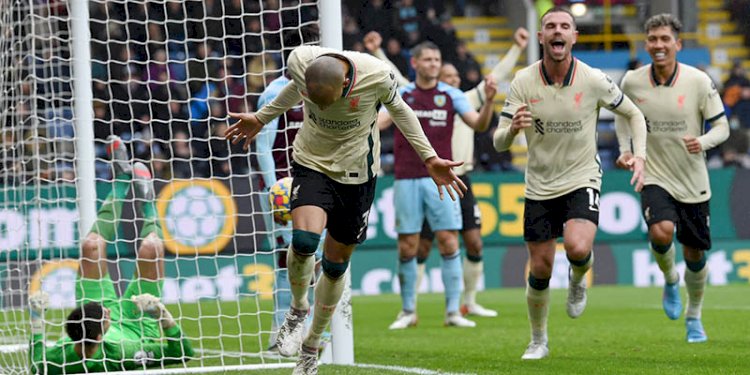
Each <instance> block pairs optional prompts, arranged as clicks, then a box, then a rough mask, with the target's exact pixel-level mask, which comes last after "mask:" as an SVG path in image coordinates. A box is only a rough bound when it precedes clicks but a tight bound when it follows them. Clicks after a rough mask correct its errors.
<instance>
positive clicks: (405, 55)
mask: <svg viewBox="0 0 750 375" xmlns="http://www.w3.org/2000/svg"><path fill="white" fill-rule="evenodd" d="M385 55H386V56H387V57H388V60H390V61H391V62H392V63H393V65H395V66H396V67H397V68H398V71H399V72H401V74H402V75H403V76H404V77H410V76H411V75H410V74H409V69H410V65H409V59H410V58H411V56H410V54H409V52H408V51H405V50H403V49H402V48H401V43H400V42H399V41H398V40H396V39H395V38H388V42H387V43H386V46H385Z"/></svg>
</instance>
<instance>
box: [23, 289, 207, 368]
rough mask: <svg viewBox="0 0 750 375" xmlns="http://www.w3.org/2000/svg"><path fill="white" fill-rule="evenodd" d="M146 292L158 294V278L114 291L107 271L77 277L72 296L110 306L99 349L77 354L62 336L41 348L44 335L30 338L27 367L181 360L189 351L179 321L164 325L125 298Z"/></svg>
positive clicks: (131, 365) (110, 365)
mask: <svg viewBox="0 0 750 375" xmlns="http://www.w3.org/2000/svg"><path fill="white" fill-rule="evenodd" d="M142 293H149V294H151V295H153V296H156V297H160V296H161V281H159V282H153V281H148V280H143V279H136V280H133V281H132V282H131V283H130V284H129V285H128V287H127V289H126V290H125V293H123V295H122V297H117V294H116V293H115V288H114V283H113V282H112V279H111V278H110V277H109V275H106V276H104V277H102V278H101V279H84V278H79V279H78V280H77V281H76V299H77V300H78V301H79V303H81V304H84V303H87V302H91V301H97V302H100V303H101V304H102V305H103V306H104V307H106V308H108V309H109V310H110V322H111V324H110V327H109V329H108V330H107V332H106V333H105V334H104V337H103V339H102V343H101V346H100V347H99V350H97V351H96V353H95V354H94V355H93V356H92V357H91V358H86V360H85V361H84V360H82V359H81V358H80V357H79V356H78V354H77V353H76V352H75V349H74V347H75V343H74V342H73V341H72V340H71V339H70V338H69V337H65V338H62V339H60V340H58V341H57V343H55V345H54V346H52V347H49V348H45V346H44V335H42V334H38V335H33V336H32V338H31V348H30V350H31V353H30V354H29V357H30V358H31V372H32V373H34V374H78V373H88V372H103V371H124V370H136V369H143V368H145V367H160V366H163V365H169V364H174V363H181V362H183V361H187V360H189V359H190V357H193V347H192V345H191V344H190V340H189V339H188V338H186V337H184V336H183V335H182V331H181V330H180V327H179V325H175V326H174V327H172V328H169V329H166V330H164V332H163V333H162V332H161V331H162V330H161V328H160V327H159V323H158V322H157V321H156V320H155V319H153V318H151V317H150V316H144V315H142V313H141V312H140V310H139V309H138V308H137V307H136V305H135V304H134V303H133V302H132V301H130V298H131V297H132V296H135V295H138V294H142Z"/></svg>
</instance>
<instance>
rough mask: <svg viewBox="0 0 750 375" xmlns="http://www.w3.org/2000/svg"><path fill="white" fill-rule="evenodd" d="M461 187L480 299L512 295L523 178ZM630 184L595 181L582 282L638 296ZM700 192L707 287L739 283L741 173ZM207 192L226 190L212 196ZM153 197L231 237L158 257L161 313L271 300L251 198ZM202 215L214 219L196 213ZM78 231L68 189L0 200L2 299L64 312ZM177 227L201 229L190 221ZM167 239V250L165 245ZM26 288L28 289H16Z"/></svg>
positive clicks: (125, 235) (371, 242)
mask: <svg viewBox="0 0 750 375" xmlns="http://www.w3.org/2000/svg"><path fill="white" fill-rule="evenodd" d="M472 179H473V181H474V193H475V195H476V196H477V198H478V200H479V207H480V210H481V211H482V215H483V225H482V234H483V238H484V243H485V253H484V258H485V279H484V281H483V283H484V284H483V285H484V286H485V287H488V288H493V287H512V286H522V285H523V282H524V280H525V272H526V259H527V255H526V250H525V248H524V244H523V241H522V233H523V227H522V220H523V176H522V175H521V174H518V173H507V174H499V173H492V174H489V173H485V174H480V173H475V174H473V175H472ZM629 180H630V174H629V173H626V172H621V171H614V172H608V173H606V175H605V177H604V185H603V188H602V195H601V201H600V207H601V212H600V225H599V231H598V234H597V238H596V245H595V250H596V267H595V270H596V272H595V273H594V274H593V275H592V282H593V283H594V284H624V285H636V286H648V285H655V284H658V283H660V282H661V281H660V280H661V279H660V277H661V276H660V275H659V272H658V268H656V264H655V262H654V261H653V259H652V258H651V255H650V254H649V253H648V251H647V247H646V245H647V244H646V235H645V233H646V228H645V225H644V223H643V221H642V219H641V215H640V203H639V199H638V196H637V195H636V194H635V193H634V192H633V191H632V188H631V187H630V186H629V184H628V183H629ZM392 182H393V180H392V178H390V177H384V178H381V179H380V180H379V181H378V189H377V195H376V199H375V202H374V204H373V209H372V210H371V212H370V227H369V228H368V240H367V241H366V242H365V243H364V244H363V245H362V246H360V247H359V248H358V250H357V251H356V252H355V254H354V257H353V259H352V266H351V269H352V284H353V289H354V292H355V293H359V294H377V293H385V292H392V291H394V290H397V287H398V286H397V284H398V283H397V282H396V277H395V270H396V233H395V232H394V230H393V224H394V221H395V220H394V218H395V209H394V207H393V203H392V202H393V189H392ZM711 182H712V189H713V198H712V200H711V212H712V214H711V228H712V234H713V239H714V248H713V249H712V251H711V252H710V253H709V256H708V263H709V266H710V267H711V276H709V282H710V283H712V284H716V285H720V284H725V283H729V282H743V283H744V282H748V280H749V279H750V225H749V224H748V222H747V215H748V213H750V196H748V192H750V171H746V170H735V169H722V170H712V171H711ZM216 184H222V185H227V186H229V187H231V188H230V189H222V188H216ZM110 186H111V185H109V184H108V183H104V182H101V183H99V184H97V191H98V196H99V199H100V201H101V200H102V199H103V198H104V197H106V195H107V193H108V192H109V189H110V188H111V187H110ZM157 186H158V187H157V189H158V190H159V191H160V193H159V197H160V198H162V199H160V201H159V205H160V206H161V207H163V210H160V213H161V214H162V216H166V217H163V218H162V219H163V220H165V221H168V220H174V223H176V224H173V225H177V226H178V227H175V228H179V229H180V230H181V231H184V230H185V229H186V228H189V227H188V226H185V225H181V224H179V223H182V221H180V220H185V218H188V219H189V218H191V217H196V216H198V214H200V212H192V211H191V212H187V211H185V209H186V207H187V210H188V211H190V210H192V209H196V210H204V211H205V210H206V209H208V208H211V212H219V213H221V217H223V220H218V221H217V220H213V221H210V224H211V226H210V228H209V227H201V228H202V229H201V230H202V233H209V234H211V236H216V238H218V236H224V237H225V240H226V239H227V238H229V237H231V238H229V241H217V240H216V238H214V237H212V238H211V239H201V238H198V237H196V236H195V235H189V236H187V235H186V237H185V241H184V243H183V245H190V244H191V243H200V244H211V243H216V244H220V243H225V245H221V246H219V245H216V246H215V248H214V249H210V248H209V247H210V246H206V245H202V246H195V247H196V251H195V253H194V254H190V253H189V251H188V252H185V247H184V246H183V248H182V249H181V251H180V252H179V253H178V252H175V251H168V252H167V260H166V265H167V280H166V283H165V299H166V300H167V301H177V300H188V301H190V300H194V299H195V298H219V299H228V300H231V299H235V298H238V296H242V295H258V296H259V297H260V298H270V294H269V293H270V290H271V288H272V285H273V280H274V277H275V273H274V271H273V270H274V267H273V259H272V256H271V255H269V248H268V247H269V246H268V241H267V233H268V232H267V230H266V229H265V228H266V227H265V225H266V223H265V221H264V217H265V215H264V214H262V213H259V212H257V207H261V205H260V204H259V199H258V198H259V197H260V195H259V194H257V193H252V194H251V192H253V191H254V190H253V189H252V187H251V186H250V185H249V183H248V182H247V180H244V181H240V180H239V179H231V180H212V182H205V181H204V182H201V183H200V184H198V183H192V184H191V183H185V182H184V181H174V182H168V183H167V184H158V185H157ZM183 188H185V189H192V190H189V191H185V192H184V195H185V196H190V197H193V196H198V197H204V196H205V197H207V198H206V199H205V202H206V204H200V205H196V204H195V201H196V199H194V198H190V199H183V200H184V201H185V202H191V204H189V205H188V204H187V203H185V204H184V207H183V206H181V203H180V200H165V199H163V197H166V196H169V195H170V194H171V196H181V194H183V193H180V191H182V190H180V189H183ZM197 188H200V191H198V190H196V189H197ZM193 190H196V191H193ZM227 191H230V192H232V196H225V195H226V193H221V192H227ZM209 198H210V199H209ZM201 199H202V198H201ZM214 201H216V202H219V201H221V202H223V203H222V206H219V205H216V204H214V203H211V202H214ZM206 205H215V206H216V207H213V208H212V207H208V208H207V207H205V206H206ZM128 206H129V205H128V204H126V205H125V209H124V216H125V217H126V220H124V221H126V222H127V223H124V224H123V225H122V227H124V229H123V230H122V231H119V232H118V240H119V241H118V242H117V247H116V248H115V247H114V246H110V249H109V251H108V252H109V255H110V258H111V259H118V260H119V262H117V263H118V267H113V269H112V274H113V275H117V277H116V279H121V280H122V282H123V283H124V282H127V280H129V279H130V275H132V271H133V267H134V266H133V264H134V263H133V257H134V245H135V244H137V230H136V226H137V225H136V223H135V222H134V221H133V220H132V207H128ZM222 207H223V208H222ZM232 207H234V208H232ZM232 210H234V212H236V213H237V215H236V216H237V217H236V220H235V221H231V220H228V218H227V217H225V216H228V214H229V213H231V212H232ZM178 214H179V215H178ZM170 215H174V217H170ZM227 223H235V224H234V226H235V227H234V228H233V230H229V231H227V228H226V226H227ZM77 224H78V213H77V209H76V191H75V188H74V186H72V185H66V186H53V185H46V186H28V187H25V188H23V189H4V190H2V194H0V257H2V261H3V262H4V263H2V264H0V279H1V280H0V282H2V288H3V290H19V289H21V290H22V289H24V288H25V286H26V285H31V287H32V288H42V287H43V285H44V283H45V282H53V284H48V288H49V289H50V290H53V291H55V293H62V297H59V298H58V299H57V300H59V301H70V299H69V297H70V296H68V295H66V294H65V293H68V294H69V292H70V291H72V290H74V289H72V288H68V287H66V286H65V285H68V284H70V283H72V280H74V278H75V268H76V267H77V263H76V259H77V257H78V248H77V246H78V243H79V238H80V237H79V233H78V229H77ZM217 224H218V225H217ZM188 225H199V226H201V225H202V224H200V221H195V220H191V221H190V222H189V223H188ZM207 229H211V230H207ZM230 229H232V228H230ZM175 233H178V232H175ZM227 233H229V234H227ZM188 234H189V233H188ZM172 238H173V240H175V236H172ZM176 240H180V238H177V239H176ZM193 246H194V245H193ZM187 249H188V250H189V247H187ZM199 250H200V251H199ZM40 251H41V253H40ZM678 253H679V252H678ZM66 258H67V260H65V259H66ZM46 259H50V260H46ZM61 259H62V260H61ZM566 262H567V261H566V260H565V256H564V253H563V252H562V251H560V252H558V254H557V256H556V258H555V263H561V264H560V265H558V266H557V267H555V274H554V275H553V279H552V281H551V285H552V286H553V287H562V286H564V285H565V283H566V282H567V273H566V270H567V263H566ZM681 267H682V266H681ZM6 276H7V277H6ZM29 280H31V282H27V281H29ZM45 280H48V281H45ZM49 280H52V281H49ZM425 280H426V281H425V284H424V285H423V286H422V288H423V290H427V291H440V290H442V289H441V288H442V283H441V282H440V277H439V256H437V254H434V255H433V256H432V257H431V258H430V260H429V262H428V272H427V277H426V278H425ZM66 291H67V292H66ZM4 294H8V295H11V294H13V293H4ZM66 296H67V297H66ZM63 297H64V298H63ZM18 298H19V299H18V301H16V300H15V299H14V300H13V301H4V302H3V303H6V304H7V303H11V304H16V303H19V302H20V301H21V299H20V298H21V297H20V295H19V297H18Z"/></svg>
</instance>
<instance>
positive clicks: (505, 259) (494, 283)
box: [0, 241, 750, 309]
mask: <svg viewBox="0 0 750 375" xmlns="http://www.w3.org/2000/svg"><path fill="white" fill-rule="evenodd" d="M594 251H595V253H596V264H595V266H594V272H593V273H590V274H589V282H590V283H591V284H590V285H592V287H594V288H595V287H596V286H597V285H612V284H618V285H632V286H638V287H647V286H654V285H662V284H663V282H664V279H663V276H662V274H661V271H659V267H658V265H657V264H656V261H655V260H654V258H653V256H652V255H651V253H650V252H649V250H648V248H647V245H646V244H645V243H643V242H627V243H621V244H618V245H607V244H598V245H597V246H596V247H595V250H594ZM679 253H680V252H679V251H678V254H679ZM439 258H440V257H439V256H438V255H437V253H435V254H433V255H432V256H431V257H430V258H429V259H428V261H427V267H426V272H425V277H424V278H423V282H422V285H421V286H420V291H421V292H442V291H443V290H444V288H443V283H442V278H441V272H440V259H439ZM396 259H397V255H396V250H386V249H379V250H374V249H373V250H369V251H358V252H355V253H354V256H353V258H352V262H351V272H352V292H353V294H355V295H375V294H383V293H396V292H398V285H399V283H398V278H397V271H396V266H397V265H396V264H397V261H396ZM526 259H527V257H526V251H525V249H524V248H523V247H522V246H507V247H506V246H498V247H491V248H488V249H487V252H486V255H485V271H484V279H483V280H481V281H480V289H487V288H501V287H502V288H508V287H523V286H524V285H525V280H526V276H527V272H528V268H527V267H526ZM40 264H41V265H40V266H35V263H30V264H25V265H23V266H25V267H27V268H24V267H16V269H25V271H24V272H25V273H26V274H25V275H16V278H15V279H14V280H21V279H28V280H30V288H29V289H30V291H31V292H33V291H35V290H38V289H44V290H45V291H46V292H47V293H49V294H50V297H51V301H52V307H54V308H68V307H71V306H73V304H74V303H75V301H74V291H75V288H74V282H75V274H76V271H77V262H76V261H75V260H72V259H62V260H51V261H44V262H43V263H40ZM707 264H708V267H709V276H708V284H709V285H726V284H728V283H749V282H750V242H748V241H718V242H717V243H716V247H715V248H714V249H713V250H711V251H710V252H709V253H708V257H707ZM8 266H9V265H8V264H7V263H6V264H2V265H0V274H3V273H4V272H3V271H4V269H5V267H8ZM134 271H135V262H134V261H133V259H123V260H121V261H120V262H119V263H118V265H117V266H115V265H112V266H111V268H110V275H111V276H112V278H113V279H114V280H115V281H118V286H119V289H120V290H121V291H123V290H125V287H126V285H127V283H128V282H129V281H130V279H131V278H132V276H133V274H134ZM678 271H679V272H680V273H683V272H684V263H683V262H681V261H679V262H678ZM277 275H278V273H277V272H276V271H275V270H274V263H273V256H271V255H270V254H258V255H252V254H238V255H236V256H231V257H228V256H221V255H220V256H213V257H211V256H199V257H184V258H183V257H179V258H176V259H170V260H169V261H167V262H166V277H165V281H164V287H163V292H162V299H163V300H164V301H165V302H166V303H176V302H185V303H190V302H196V301H198V300H203V299H212V300H219V301H235V300H239V299H241V298H259V299H261V300H269V299H271V298H272V296H273V284H274V278H275V277H276V276H277ZM567 282H568V261H567V258H566V257H565V253H564V251H562V249H558V252H557V254H556V256H555V265H554V267H553V274H552V278H551V279H550V287H552V288H566V287H567ZM5 283H6V284H4V285H3V288H4V289H14V288H15V290H19V289H20V288H23V285H9V284H7V281H5ZM9 295H10V296H11V297H13V296H15V297H18V298H17V300H15V302H14V301H8V300H6V301H3V303H4V304H5V305H6V306H7V304H17V305H19V304H20V303H22V302H21V301H22V299H21V297H20V295H19V294H18V293H14V294H9ZM395 308H397V307H396V306H394V309H395Z"/></svg>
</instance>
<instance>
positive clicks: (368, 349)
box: [48, 284, 750, 375]
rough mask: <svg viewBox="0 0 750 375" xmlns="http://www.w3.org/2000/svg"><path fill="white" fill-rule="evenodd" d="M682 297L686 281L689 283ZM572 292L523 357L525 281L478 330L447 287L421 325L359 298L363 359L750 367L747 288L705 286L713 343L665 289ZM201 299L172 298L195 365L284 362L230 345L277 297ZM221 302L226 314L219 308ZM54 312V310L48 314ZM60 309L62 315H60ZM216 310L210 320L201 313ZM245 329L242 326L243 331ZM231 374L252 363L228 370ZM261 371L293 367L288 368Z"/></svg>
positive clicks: (492, 299) (425, 301) (541, 369)
mask: <svg viewBox="0 0 750 375" xmlns="http://www.w3.org/2000/svg"><path fill="white" fill-rule="evenodd" d="M682 293H683V302H684V300H685V295H684V293H685V289H684V287H683V288H682ZM565 297H566V291H565V290H553V291H552V304H551V307H550V320H549V339H550V356H549V357H548V358H546V359H544V360H541V361H522V360H521V359H520V358H521V354H522V353H523V351H524V349H525V348H526V345H527V344H528V340H529V328H528V321H527V319H526V302H525V297H524V291H523V289H519V288H514V289H502V290H490V291H485V292H482V293H480V294H479V297H478V300H479V301H480V302H481V303H482V304H484V305H485V306H487V307H490V308H493V309H497V310H499V312H500V316H499V317H498V318H476V319H475V320H476V321H477V323H478V325H477V327H476V328H473V329H472V328H469V329H459V328H446V327H443V303H444V302H443V300H444V299H443V295H442V294H422V295H420V296H419V307H418V310H419V325H418V326H417V327H415V328H411V329H407V330H402V331H389V330H388V325H389V324H390V323H391V322H392V320H393V319H394V318H395V316H396V313H397V312H398V310H399V308H400V300H399V297H398V296H397V295H381V296H358V297H355V298H354V301H353V305H354V339H355V360H356V362H357V363H363V364H377V365H389V366H402V367H409V368H421V369H424V370H429V371H430V373H435V372H437V373H444V372H445V373H461V374H591V375H593V374H711V375H715V374H750V286H748V285H740V284H735V285H730V286H722V287H708V288H707V290H706V301H705V304H704V308H703V322H704V326H705V328H706V332H707V333H708V336H709V341H708V342H707V343H703V344H687V343H686V341H685V328H684V316H683V317H681V319H680V320H677V321H671V320H669V319H667V317H666V315H664V312H663V311H662V309H661V288H634V287H614V286H595V287H593V288H591V289H590V290H589V301H588V307H587V308H586V312H585V313H584V314H583V316H581V317H580V318H579V319H576V320H573V319H570V318H568V317H567V315H566V314H565ZM255 301H256V300H254V299H247V300H243V301H242V302H241V311H242V314H241V315H239V317H238V308H239V307H240V304H238V303H237V302H217V301H209V300H204V301H202V302H201V303H198V304H182V305H181V306H177V305H171V306H169V308H170V310H171V311H172V312H173V313H174V315H175V316H181V319H180V321H181V325H182V327H183V330H184V331H185V332H186V333H187V334H188V335H189V336H191V337H202V340H194V341H193V343H194V347H195V348H196V349H202V350H203V352H202V353H203V354H202V358H200V359H195V360H193V361H191V362H189V366H190V367H194V366H200V365H201V364H203V365H205V366H218V365H222V364H225V365H236V364H240V361H242V363H259V362H260V361H264V362H265V363H279V360H278V359H269V358H267V357H266V358H264V359H263V360H261V359H259V358H250V357H245V358H242V359H241V360H240V359H239V358H237V357H236V356H234V357H233V356H232V354H231V353H232V352H239V351H243V352H258V351H260V348H265V345H266V343H267V340H268V338H267V336H266V335H260V336H258V335H252V334H248V333H253V332H258V328H257V327H258V325H259V324H261V325H262V326H263V327H265V328H264V329H266V330H267V329H268V327H269V326H270V323H269V322H270V314H269V313H264V314H261V315H258V314H252V313H249V312H252V311H257V309H258V308H259V307H260V308H262V309H263V310H266V311H268V310H269V309H270V308H271V304H270V302H267V301H264V302H262V303H260V304H258V303H256V302H255ZM219 309H221V316H222V317H221V318H217V316H219V314H218V312H219ZM49 313H50V312H48V314H49ZM58 315H59V314H58ZM201 316H202V317H206V316H211V318H201V319H198V317H201ZM240 326H241V327H242V330H241V332H243V333H245V334H244V335H242V336H240V335H239V333H240ZM225 373H227V374H241V373H248V372H247V371H241V372H240V371H236V372H225ZM254 373H263V374H289V373H291V369H278V370H267V369H266V370H262V371H257V372H254ZM320 373H321V374H377V375H384V374H399V373H403V372H399V371H389V370H384V369H367V368H355V367H347V366H331V365H322V366H321V367H320Z"/></svg>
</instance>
